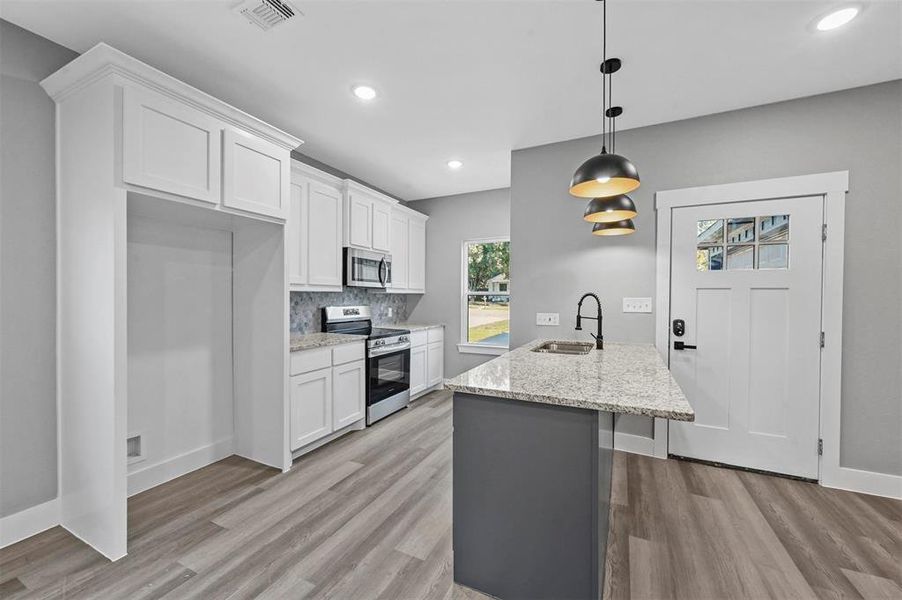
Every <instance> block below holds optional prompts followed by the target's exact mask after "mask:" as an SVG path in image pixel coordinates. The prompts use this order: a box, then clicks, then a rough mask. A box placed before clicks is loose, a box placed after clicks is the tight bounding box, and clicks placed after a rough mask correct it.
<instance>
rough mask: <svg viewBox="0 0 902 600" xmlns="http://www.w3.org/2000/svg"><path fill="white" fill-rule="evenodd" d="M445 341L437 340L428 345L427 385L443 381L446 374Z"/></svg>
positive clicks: (430, 385)
mask: <svg viewBox="0 0 902 600" xmlns="http://www.w3.org/2000/svg"><path fill="white" fill-rule="evenodd" d="M444 354H445V353H444V348H443V342H435V343H434V344H429V345H428V346H426V385H427V386H428V387H432V386H434V385H438V384H440V383H441V382H442V377H443V376H444V371H445V367H444V358H445V357H444Z"/></svg>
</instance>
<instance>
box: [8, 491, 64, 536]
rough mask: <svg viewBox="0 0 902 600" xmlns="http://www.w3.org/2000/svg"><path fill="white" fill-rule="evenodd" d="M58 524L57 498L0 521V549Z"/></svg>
mask: <svg viewBox="0 0 902 600" xmlns="http://www.w3.org/2000/svg"><path fill="white" fill-rule="evenodd" d="M59 524H60V505H59V498H54V499H53V500H48V501H47V502H44V503H42V504H38V505H36V506H32V507H31V508H26V509H25V510H20V511H19V512H17V513H14V514H11V515H8V516H5V517H3V518H2V519H0V548H5V547H7V546H9V545H11V544H15V543H16V542H20V541H22V540H24V539H26V538H30V537H31V536H33V535H36V534H38V533H41V532H42V531H46V530H47V529H50V528H51V527H56V526H57V525H59Z"/></svg>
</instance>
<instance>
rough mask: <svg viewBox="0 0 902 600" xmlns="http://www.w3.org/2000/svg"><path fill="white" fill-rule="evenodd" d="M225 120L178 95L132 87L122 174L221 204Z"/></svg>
mask: <svg viewBox="0 0 902 600" xmlns="http://www.w3.org/2000/svg"><path fill="white" fill-rule="evenodd" d="M222 127H223V124H222V123H220V122H219V121H217V120H216V119H214V118H213V117H211V116H210V115H208V114H206V113H203V112H201V111H199V110H195V109H193V108H191V107H189V106H187V105H185V104H183V103H181V102H178V101H177V100H173V99H171V98H167V97H165V96H162V95H160V94H157V93H155V92H151V91H149V90H138V89H134V88H129V87H126V88H125V89H124V90H123V95H122V179H123V181H125V182H126V183H131V184H133V185H138V186H141V187H145V188H150V189H154V190H160V191H163V192H169V193H170V194H176V195H179V196H184V197H186V198H193V199H195V200H201V201H204V202H209V203H211V204H219V200H220V193H221V189H220V174H221V171H220V168H221V165H220V161H221V156H222V140H221V137H222V134H221V131H222Z"/></svg>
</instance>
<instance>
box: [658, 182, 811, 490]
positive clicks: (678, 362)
mask: <svg viewBox="0 0 902 600" xmlns="http://www.w3.org/2000/svg"><path fill="white" fill-rule="evenodd" d="M823 210H824V203H823V197H820V196H816V197H815V196H813V197H807V198H792V199H780V200H761V201H754V202H734V203H724V204H708V205H704V206H690V207H683V208H674V209H673V213H672V233H671V235H672V237H671V239H672V245H671V310H670V368H671V371H672V372H673V375H674V377H675V378H676V380H677V381H678V382H679V384H680V386H681V387H682V388H683V390H684V391H685V393H686V396H687V398H688V399H689V402H690V403H691V404H692V407H693V408H694V409H695V412H696V419H695V422H694V423H678V422H671V423H670V441H669V452H670V453H671V454H675V455H679V456H686V457H691V458H697V459H703V460H710V461H715V462H719V463H724V464H729V465H735V466H741V467H748V468H753V469H761V470H765V471H771V472H776V473H785V474H788V475H795V476H799V477H806V478H811V479H816V478H817V476H818V414H819V403H820V399H819V398H820V396H819V393H820V392H819V376H820V331H821V275H822V239H821V235H822V223H823ZM680 321H681V322H682V329H683V332H682V335H677V334H678V333H679V329H680V325H681V323H680ZM680 345H682V346H683V348H682V349H679V347H680Z"/></svg>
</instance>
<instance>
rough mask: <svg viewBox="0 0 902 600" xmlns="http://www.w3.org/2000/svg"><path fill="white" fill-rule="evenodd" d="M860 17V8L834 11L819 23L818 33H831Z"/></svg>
mask: <svg viewBox="0 0 902 600" xmlns="http://www.w3.org/2000/svg"><path fill="white" fill-rule="evenodd" d="M857 16H858V8H856V7H854V6H850V7H847V8H841V9H839V10H836V11H833V12H832V13H830V14H829V15H827V16H826V17H824V18H823V19H821V20H820V21H818V22H817V29H818V31H830V30H831V29H836V28H837V27H842V26H843V25H845V24H846V23H848V22H849V21H851V20H852V19H854V18H855V17H857Z"/></svg>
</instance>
